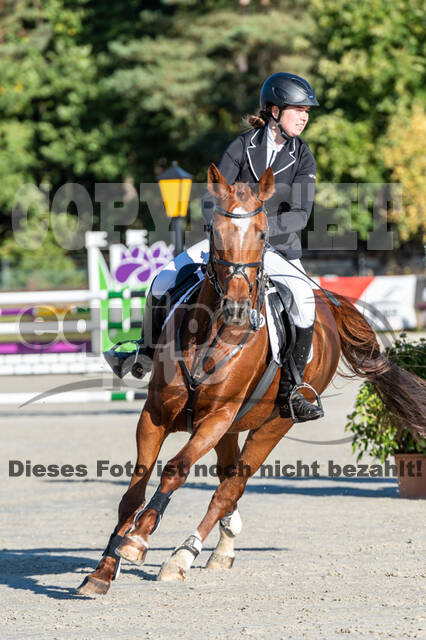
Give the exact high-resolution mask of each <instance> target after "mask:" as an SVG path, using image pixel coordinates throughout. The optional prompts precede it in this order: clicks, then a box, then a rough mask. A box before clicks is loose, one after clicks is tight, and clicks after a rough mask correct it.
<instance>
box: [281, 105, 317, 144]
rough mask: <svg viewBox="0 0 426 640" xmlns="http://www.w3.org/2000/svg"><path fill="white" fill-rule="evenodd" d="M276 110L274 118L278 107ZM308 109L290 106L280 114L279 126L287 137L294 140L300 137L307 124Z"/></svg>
mask: <svg viewBox="0 0 426 640" xmlns="http://www.w3.org/2000/svg"><path fill="white" fill-rule="evenodd" d="M273 109H276V110H277V111H276V113H275V114H274V115H275V117H277V116H278V107H273ZM309 109H310V107H297V106H293V105H290V106H288V107H286V108H285V109H284V111H283V112H282V114H281V119H280V124H281V126H282V127H283V129H284V131H285V132H286V133H287V135H289V136H291V137H292V138H294V137H295V136H300V135H301V134H302V131H303V130H304V128H305V127H306V125H307V124H308V120H309Z"/></svg>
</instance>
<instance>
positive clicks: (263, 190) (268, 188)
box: [259, 167, 275, 202]
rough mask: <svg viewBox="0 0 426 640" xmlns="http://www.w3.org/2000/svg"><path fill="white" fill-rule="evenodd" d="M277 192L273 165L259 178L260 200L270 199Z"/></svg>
mask: <svg viewBox="0 0 426 640" xmlns="http://www.w3.org/2000/svg"><path fill="white" fill-rule="evenodd" d="M274 193H275V180H274V172H273V171H272V169H271V167H268V169H266V171H264V172H263V173H262V176H261V178H260V180H259V200H262V202H264V201H265V200H269V198H270V197H271V196H273V195H274Z"/></svg>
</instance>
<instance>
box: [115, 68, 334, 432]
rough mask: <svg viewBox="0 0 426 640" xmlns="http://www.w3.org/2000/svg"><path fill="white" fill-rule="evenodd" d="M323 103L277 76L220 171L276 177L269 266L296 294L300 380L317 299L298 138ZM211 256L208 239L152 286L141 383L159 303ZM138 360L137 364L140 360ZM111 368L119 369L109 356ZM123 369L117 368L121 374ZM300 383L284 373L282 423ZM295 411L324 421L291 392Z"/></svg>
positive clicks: (306, 178) (209, 207)
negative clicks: (307, 251) (307, 250)
mask: <svg viewBox="0 0 426 640" xmlns="http://www.w3.org/2000/svg"><path fill="white" fill-rule="evenodd" d="M318 105H319V103H318V101H317V99H316V97H315V92H314V90H313V88H312V87H311V85H310V84H309V83H308V82H307V81H306V80H304V79H303V78H301V77H299V76H296V75H294V74H291V73H274V74H273V75H271V76H269V77H268V78H267V79H266V80H265V82H264V84H263V86H262V89H261V92H260V110H259V114H258V116H249V117H248V123H249V124H250V125H251V129H250V131H248V132H247V133H244V134H242V135H240V136H238V137H237V138H236V139H235V140H234V141H233V142H232V143H231V144H230V145H229V146H228V148H227V149H226V151H225V153H224V154H223V156H222V158H221V160H220V163H219V165H218V168H219V170H220V172H221V173H222V175H223V176H224V178H225V179H226V180H227V182H228V183H229V184H233V183H234V182H236V181H239V182H249V183H252V184H253V183H257V182H259V179H260V177H261V175H262V173H263V172H264V171H265V169H267V168H268V167H271V168H272V170H273V172H274V179H275V188H276V192H275V194H274V196H272V198H271V199H270V200H268V202H267V203H266V209H267V214H268V224H269V242H270V245H271V247H270V248H269V249H268V250H267V251H266V252H265V256H264V266H265V270H266V272H267V274H268V275H269V276H270V277H271V278H272V279H273V280H275V281H277V280H278V281H279V282H281V283H283V284H285V285H287V286H288V288H289V289H290V290H291V292H292V293H293V299H294V301H293V305H292V307H291V310H290V314H291V316H292V319H293V322H294V324H295V328H296V344H295V347H294V351H293V358H294V361H295V364H296V367H297V370H298V372H299V374H300V377H301V378H302V379H303V373H304V370H305V367H306V363H307V360H308V357H309V353H310V349H311V345H312V336H313V331H314V321H315V300H314V294H313V291H312V287H311V285H310V283H309V281H308V280H307V278H306V277H305V272H304V269H303V267H302V264H301V262H300V257H301V255H302V251H301V242H300V232H301V231H302V229H304V228H305V226H306V224H307V222H308V218H309V215H310V213H311V209H312V204H313V200H314V190H315V173H316V164H315V160H314V157H313V155H312V153H311V151H310V149H309V147H308V145H307V144H306V142H304V141H303V140H302V139H301V138H300V137H299V136H300V134H301V133H302V131H303V130H304V128H305V127H306V124H307V122H308V118H309V110H310V107H315V106H318ZM213 212H214V202H213V201H212V198H211V196H210V197H205V198H204V200H203V216H204V218H205V219H206V221H207V222H208V223H209V222H211V219H212V216H213ZM208 255H209V241H208V240H207V239H205V240H202V241H201V242H199V243H197V244H196V245H194V246H192V247H190V248H189V249H187V250H186V251H184V252H183V253H181V254H180V255H178V256H177V257H176V258H175V260H173V262H171V263H170V264H169V265H167V266H166V267H165V268H164V269H163V270H162V271H161V272H160V273H159V274H158V276H157V277H156V278H155V280H154V281H153V283H152V286H151V291H150V294H149V296H148V299H147V306H146V309H145V314H144V327H143V330H142V346H141V347H140V350H139V355H138V357H137V364H136V369H139V371H135V367H134V368H133V373H138V374H139V375H137V377H142V375H143V374H144V373H146V372H147V371H149V370H150V365H151V362H152V361H151V358H152V357H153V353H154V348H155V344H156V342H157V340H158V337H159V333H160V332H161V325H162V321H161V320H162V318H159V317H158V315H157V318H155V314H156V313H157V314H158V313H160V315H161V312H159V305H158V304H156V303H158V300H159V299H160V298H161V297H162V296H163V295H164V294H165V293H166V292H167V291H169V290H170V289H171V288H172V287H174V286H176V283H177V282H178V280H179V278H180V277H181V274H182V269H183V268H184V267H187V268H188V266H189V265H191V264H193V263H201V262H206V261H207V260H208ZM184 271H185V269H184ZM148 324H149V325H150V326H149V328H148ZM156 333H157V336H156V335H155V334H156ZM150 334H151V335H152V340H151V344H148V340H146V338H145V336H147V335H150ZM156 338H157V339H156ZM114 356H115V358H122V360H123V362H124V360H125V358H126V355H125V354H117V352H115V353H114ZM130 357H131V356H128V360H130ZM132 357H133V360H132V363H133V362H134V358H135V356H134V354H133V356H132ZM107 359H108V357H107ZM110 364H112V365H113V364H114V363H113V362H111V356H110ZM126 364H127V363H126ZM121 365H122V363H120V365H119V366H118V368H117V367H116V369H115V370H116V372H119V371H117V370H119V369H120V368H121ZM113 368H114V366H113ZM125 368H127V367H126V366H125ZM127 370H129V368H127ZM294 384H295V383H294V379H293V376H292V375H291V373H290V368H289V367H282V373H281V381H280V389H279V394H278V401H279V405H280V415H281V416H283V417H288V416H289V406H288V398H289V395H290V393H291V390H292V389H293V387H294ZM292 405H293V410H294V413H295V416H296V418H297V419H298V421H299V422H302V421H305V420H315V419H316V418H320V417H321V416H322V415H323V413H322V410H321V409H320V408H319V407H318V406H317V405H315V404H312V403H310V402H308V401H307V400H306V399H305V398H304V396H303V395H302V394H300V393H298V392H297V393H295V394H293V400H292Z"/></svg>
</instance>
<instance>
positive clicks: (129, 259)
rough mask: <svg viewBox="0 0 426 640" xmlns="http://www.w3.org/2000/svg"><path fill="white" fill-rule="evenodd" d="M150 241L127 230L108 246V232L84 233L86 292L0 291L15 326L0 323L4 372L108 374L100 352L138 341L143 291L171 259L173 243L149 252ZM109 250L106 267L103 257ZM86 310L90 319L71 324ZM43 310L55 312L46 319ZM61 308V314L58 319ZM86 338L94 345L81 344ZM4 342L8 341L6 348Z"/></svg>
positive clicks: (2, 308) (1, 306) (1, 305)
mask: <svg viewBox="0 0 426 640" xmlns="http://www.w3.org/2000/svg"><path fill="white" fill-rule="evenodd" d="M146 235H147V233H146V231H142V230H128V231H127V232H126V245H123V244H113V245H110V246H109V247H108V245H107V239H106V233H105V232H102V231H101V232H93V231H90V232H87V233H86V249H87V264H88V279H89V289H87V290H69V291H13V292H5V293H0V315H1V316H14V320H13V321H12V322H8V321H5V322H0V337H1V338H2V342H0V364H1V365H2V366H0V373H2V374H7V375H11V374H14V373H15V374H19V375H23V374H34V373H39V374H40V373H84V372H95V371H102V370H106V366H105V365H104V363H103V360H102V357H101V354H102V352H103V351H105V350H107V349H109V348H110V347H111V346H112V345H113V344H115V343H116V342H118V341H120V340H134V339H137V338H139V337H140V327H141V322H142V318H143V311H144V308H145V296H146V292H147V290H148V288H149V286H150V283H151V282H152V280H153V278H154V277H155V276H156V275H157V273H158V272H159V271H160V270H161V269H162V268H163V267H164V266H165V265H166V264H168V263H169V262H170V260H172V259H173V245H167V244H166V243H165V242H163V241H158V242H155V243H154V244H152V245H151V246H148V245H147V244H146ZM107 248H108V250H109V267H108V266H107V264H106V261H105V259H104V257H103V255H102V252H101V249H107ZM85 307H86V308H87V307H88V308H90V318H80V319H77V320H75V319H68V318H72V315H73V312H75V311H76V310H77V309H80V310H81V309H83V310H84V308H85ZM46 309H47V310H50V311H51V313H50V314H49V315H48V316H47V315H46ZM58 309H60V313H55V311H56V310H58ZM43 310H44V313H43ZM39 312H40V313H39ZM86 315H87V313H86ZM34 316H36V317H35V319H34ZM52 317H53V320H52ZM47 334H48V335H49V336H51V339H50V340H49V342H47V343H46V342H45V341H44V342H43V341H39V342H36V341H35V340H34V338H35V337H37V336H38V337H40V338H41V337H44V340H45V339H46V336H47ZM87 334H89V336H90V340H87V339H86V340H82V337H83V336H84V335H86V336H87ZM5 336H10V337H11V341H10V342H4V340H5ZM6 340H7V338H6Z"/></svg>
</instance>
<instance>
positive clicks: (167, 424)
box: [77, 164, 426, 596]
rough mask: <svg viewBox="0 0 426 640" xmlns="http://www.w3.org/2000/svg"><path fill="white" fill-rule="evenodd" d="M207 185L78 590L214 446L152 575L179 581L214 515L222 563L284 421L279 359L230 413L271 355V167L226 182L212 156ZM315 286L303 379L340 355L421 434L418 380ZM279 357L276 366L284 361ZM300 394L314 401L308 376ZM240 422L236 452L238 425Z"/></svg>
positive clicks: (326, 379) (330, 368)
mask: <svg viewBox="0 0 426 640" xmlns="http://www.w3.org/2000/svg"><path fill="white" fill-rule="evenodd" d="M208 189H209V191H210V192H211V194H212V195H213V196H214V197H215V200H216V203H217V204H216V209H215V211H214V214H213V222H212V226H211V232H210V234H211V244H210V259H209V263H208V265H207V267H206V268H205V273H204V278H203V280H202V283H201V288H199V289H197V288H195V293H194V294H193V295H194V296H195V298H194V299H191V298H188V299H187V298H185V299H184V300H182V301H181V302H180V304H178V306H177V308H176V310H175V311H174V313H173V314H172V315H171V316H170V317H169V319H168V321H166V323H165V326H164V327H163V331H162V334H161V338H160V340H159V344H158V346H157V348H156V353H155V357H154V363H153V371H152V374H151V379H150V382H149V388H148V397H147V400H146V403H145V406H144V408H143V410H142V412H141V415H140V418H139V421H138V425H137V432H136V437H137V459H136V464H135V469H134V472H133V475H132V478H131V480H130V484H129V487H128V489H127V491H126V493H125V494H124V496H123V498H122V499H121V502H120V504H119V508H118V522H117V525H116V527H115V529H114V531H113V533H112V534H111V536H110V539H109V542H108V544H107V547H106V549H105V551H104V553H103V556H102V558H101V560H100V562H99V564H98V566H97V567H96V569H95V571H94V572H93V573H91V574H89V575H87V576H86V577H85V579H84V580H83V582H82V584H81V585H80V587H79V588H78V590H77V591H78V593H79V594H82V595H87V596H96V595H103V594H106V593H107V591H108V589H109V587H110V585H111V582H112V580H114V579H116V578H117V576H118V571H119V565H120V560H121V558H124V559H126V560H128V561H129V562H132V563H136V564H141V563H143V562H144V560H145V557H146V554H147V551H148V546H149V536H150V535H151V534H153V533H154V531H155V529H156V527H157V526H158V524H159V521H160V520H161V518H162V517H163V514H164V511H165V509H166V507H167V504H168V503H169V501H170V499H171V497H172V494H173V492H175V491H177V490H178V489H179V487H181V486H182V485H183V483H184V482H185V480H186V478H187V476H188V474H189V472H190V469H191V467H192V466H193V465H194V464H195V463H196V462H197V461H198V460H199V459H200V458H201V457H202V456H203V455H204V454H206V453H207V452H208V451H210V450H212V449H213V448H214V449H215V451H216V455H217V465H218V472H219V481H220V483H219V486H218V487H217V489H216V491H215V492H214V494H213V496H212V499H211V502H210V504H209V507H208V509H207V512H206V514H205V516H204V518H203V519H202V521H201V522H200V524H199V525H198V528H197V530H196V531H195V533H194V534H192V535H190V536H189V537H187V538H186V540H185V541H184V542H183V544H181V545H180V546H179V547H177V549H176V550H175V551H174V552H173V554H172V555H171V557H170V558H169V559H168V560H167V561H166V562H165V563H164V564H163V565H162V567H161V570H160V573H159V575H158V578H157V579H158V580H162V581H175V580H183V579H184V578H185V575H186V572H187V571H188V570H189V569H190V567H191V565H192V563H193V561H194V559H195V558H196V557H197V555H198V554H199V552H200V551H201V549H202V545H203V543H204V541H205V540H206V538H207V536H208V535H209V533H210V532H211V530H212V529H213V527H214V526H215V525H216V523H218V522H219V523H220V526H219V528H220V539H219V542H218V545H217V547H216V549H215V550H214V552H213V553H212V554H211V556H210V558H209V561H208V563H207V567H208V568H217V567H220V568H230V567H231V566H232V563H233V559H234V557H235V553H234V539H235V536H236V535H237V534H238V533H239V532H240V530H241V518H240V515H239V511H238V506H237V503H238V500H239V499H240V497H241V496H242V494H243V492H244V490H245V486H246V483H247V481H248V479H249V477H251V476H253V474H254V473H256V471H257V470H258V469H259V467H260V466H261V465H262V463H263V462H264V461H265V459H266V458H267V456H268V455H269V454H270V453H271V451H272V450H273V449H274V447H275V446H276V445H277V443H278V442H279V441H280V440H281V439H282V438H283V437H284V436H285V434H286V433H287V432H288V431H289V429H290V428H291V427H292V425H293V420H292V418H291V417H289V418H281V417H280V416H279V412H278V409H277V405H276V397H277V392H278V386H279V375H280V372H279V370H277V371H276V372H275V375H274V376H273V378H272V380H271V382H270V385H269V388H267V390H266V392H265V393H264V395H263V397H262V399H261V401H259V402H258V403H257V404H255V405H254V406H251V407H250V409H249V411H248V412H247V413H246V414H245V415H244V416H243V417H239V416H238V412H239V410H240V408H241V406H242V405H243V404H244V402H245V401H246V400H247V399H248V398H249V397H250V395H251V393H252V392H253V390H254V389H255V387H256V385H257V384H258V382H259V380H260V379H261V377H262V375H263V374H264V372H265V371H266V369H267V366H268V361H269V356H270V354H269V350H270V348H269V338H268V333H267V327H266V325H265V324H263V326H258V325H256V326H253V324H252V323H251V320H250V319H251V317H252V314H253V312H255V314H257V317H259V315H258V314H259V313H261V314H264V313H265V309H264V304H265V302H264V286H265V280H266V278H265V274H264V271H263V253H264V250H265V243H266V241H267V232H268V222H267V216H266V212H265V208H264V202H265V201H267V200H268V199H269V198H270V197H271V196H272V194H273V193H274V178H273V173H272V170H271V169H267V170H266V171H265V172H264V174H263V175H262V177H261V179H260V181H259V184H258V185H257V189H256V190H251V189H250V187H249V186H248V185H247V184H243V183H236V184H234V185H232V186H230V185H228V184H227V182H226V180H225V179H224V178H223V176H222V175H221V174H220V172H219V170H218V169H217V168H216V167H215V165H213V164H212V165H211V166H210V167H209V170H208ZM325 293H326V292H323V291H319V290H318V291H316V292H315V300H316V321H315V332H314V338H313V358H312V359H311V362H310V363H309V364H308V366H307V368H306V371H305V376H304V381H305V382H306V383H308V384H309V385H311V386H312V387H313V388H315V389H316V390H318V391H319V393H322V392H323V391H324V390H325V389H326V388H327V386H328V384H329V383H330V381H331V379H332V378H333V375H334V373H335V372H336V369H337V366H338V362H339V359H340V356H341V355H342V356H343V358H344V360H345V362H346V365H347V366H348V367H349V369H350V371H351V372H352V374H354V375H357V376H360V377H361V378H364V379H367V380H369V381H370V382H371V383H373V384H374V385H375V387H376V388H377V389H378V391H379V393H380V394H381V396H382V398H383V399H384V401H385V403H386V405H387V406H388V407H389V408H390V410H391V411H392V412H393V413H394V415H395V416H397V417H398V418H399V419H401V420H402V421H403V422H404V424H405V425H406V426H408V427H409V428H410V429H411V430H412V432H413V433H419V434H420V433H423V427H422V423H423V420H424V413H425V411H424V410H425V407H426V385H425V384H424V383H423V381H421V380H420V379H419V378H416V377H415V376H413V375H411V374H409V373H408V372H406V371H404V370H403V369H401V368H399V367H398V366H396V365H395V364H392V363H391V362H389V361H388V360H387V359H386V358H385V357H384V356H383V355H382V354H381V352H380V347H379V345H378V342H377V339H376V335H375V333H374V330H373V329H372V328H371V326H370V325H369V324H368V323H367V321H366V320H365V319H364V317H363V316H362V315H361V314H360V313H359V312H358V310H357V309H356V308H355V307H354V306H353V305H352V303H351V302H349V301H348V300H346V299H345V298H344V297H343V296H336V297H337V299H338V303H337V305H338V306H337V305H336V303H333V302H331V301H330V299H329V297H327V295H325ZM283 366H285V365H283ZM304 393H306V397H307V398H308V399H309V400H313V399H314V398H313V395H312V392H311V391H310V389H309V387H307V388H306V389H305V390H304ZM186 430H189V431H190V432H191V433H190V437H189V440H188V442H187V443H186V444H185V446H184V447H183V448H182V449H181V450H180V451H179V452H178V453H177V454H176V455H175V456H174V457H173V458H171V459H170V460H169V461H168V462H167V464H166V466H165V467H164V469H163V472H162V474H161V478H160V483H159V486H158V488H157V489H156V491H155V493H154V495H153V496H152V498H151V499H150V501H149V503H148V504H146V501H145V492H146V487H147V483H148V480H149V478H150V476H151V473H152V471H153V468H154V466H155V463H156V460H157V457H158V454H159V452H160V448H161V446H162V444H163V442H164V440H165V438H166V437H167V436H168V435H170V434H171V433H173V432H176V431H186ZM242 431H248V432H249V433H248V435H247V438H246V441H245V444H244V446H243V448H242V450H241V451H240V449H239V446H238V434H239V433H240V432H242Z"/></svg>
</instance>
